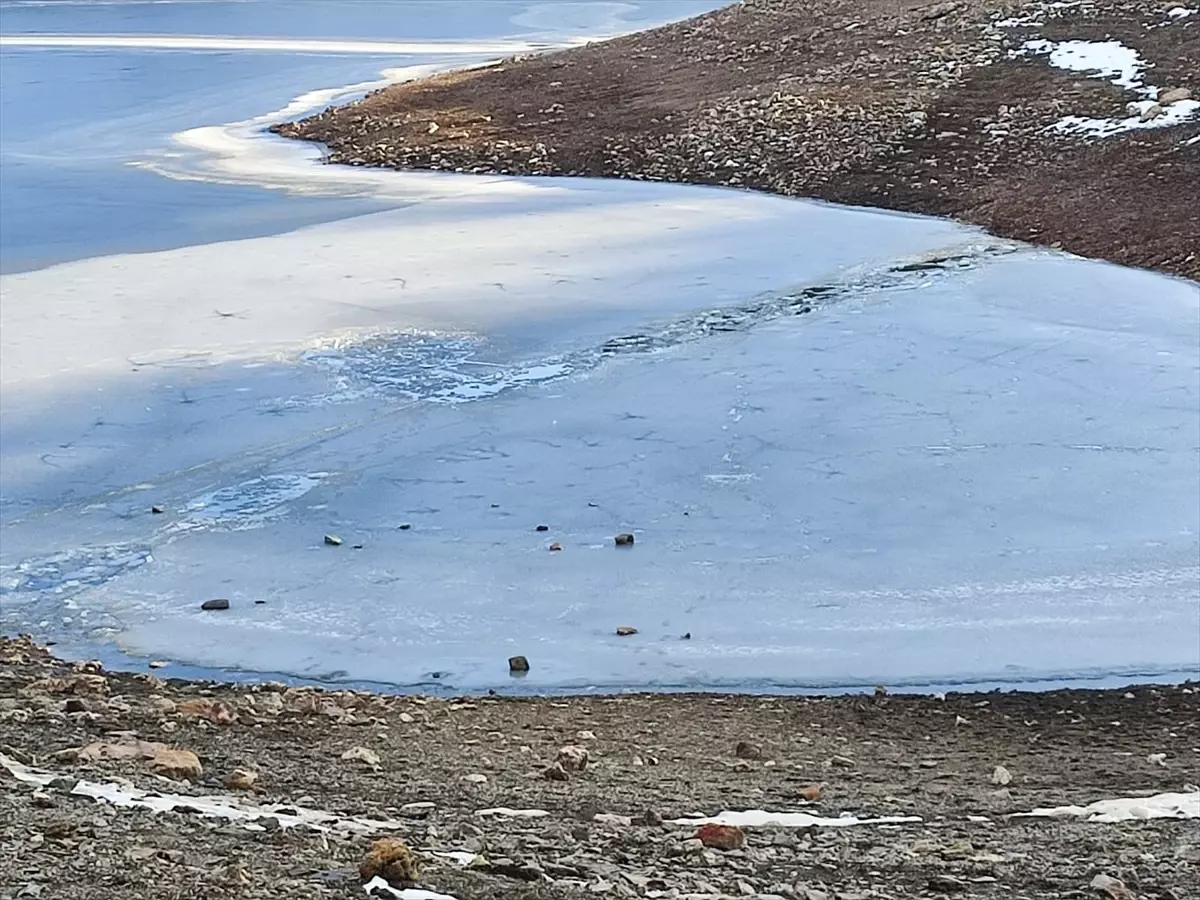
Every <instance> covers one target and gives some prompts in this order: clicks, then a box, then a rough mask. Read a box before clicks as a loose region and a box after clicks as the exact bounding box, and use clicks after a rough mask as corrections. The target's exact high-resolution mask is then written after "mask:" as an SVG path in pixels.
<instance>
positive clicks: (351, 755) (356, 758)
mask: <svg viewBox="0 0 1200 900" xmlns="http://www.w3.org/2000/svg"><path fill="white" fill-rule="evenodd" d="M342 759H343V760H345V761H346V762H360V763H363V764H364V765H367V766H370V767H371V768H373V769H377V768H379V764H380V762H381V760H380V758H379V754H378V753H376V752H375V751H374V750H372V749H371V748H370V747H351V748H350V749H349V750H347V751H346V752H345V753H343V754H342Z"/></svg>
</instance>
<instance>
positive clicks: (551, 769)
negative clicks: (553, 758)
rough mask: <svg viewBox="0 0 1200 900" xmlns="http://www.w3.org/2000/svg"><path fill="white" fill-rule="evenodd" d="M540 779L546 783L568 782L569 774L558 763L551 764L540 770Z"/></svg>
mask: <svg viewBox="0 0 1200 900" xmlns="http://www.w3.org/2000/svg"><path fill="white" fill-rule="evenodd" d="M542 777H543V778H545V779H546V780H547V781H569V780H570V779H571V773H570V772H568V771H567V770H566V769H565V768H563V764H562V763H560V762H553V763H551V764H550V765H549V766H547V767H546V768H545V769H544V770H542Z"/></svg>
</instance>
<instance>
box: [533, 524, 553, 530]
mask: <svg viewBox="0 0 1200 900" xmlns="http://www.w3.org/2000/svg"><path fill="white" fill-rule="evenodd" d="M533 530H534V531H549V530H550V526H549V525H539V526H538V527H537V528H535V529H533Z"/></svg>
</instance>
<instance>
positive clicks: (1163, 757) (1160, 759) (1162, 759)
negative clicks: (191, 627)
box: [68, 701, 1167, 769]
mask: <svg viewBox="0 0 1200 900" xmlns="http://www.w3.org/2000/svg"><path fill="white" fill-rule="evenodd" d="M68 702H70V701H68ZM1146 762H1148V763H1150V765H1152V766H1162V767H1163V768H1164V769H1165V768H1166V767H1167V754H1165V753H1151V754H1150V755H1149V756H1147V757H1146Z"/></svg>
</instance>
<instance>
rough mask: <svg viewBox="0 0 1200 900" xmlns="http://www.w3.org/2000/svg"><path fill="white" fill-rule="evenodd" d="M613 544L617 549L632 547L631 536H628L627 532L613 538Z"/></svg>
mask: <svg viewBox="0 0 1200 900" xmlns="http://www.w3.org/2000/svg"><path fill="white" fill-rule="evenodd" d="M613 542H614V543H616V545H617V546H618V547H632V546H633V535H632V534H629V533H628V532H625V533H623V534H618V535H617V536H616V537H615V538H613Z"/></svg>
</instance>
